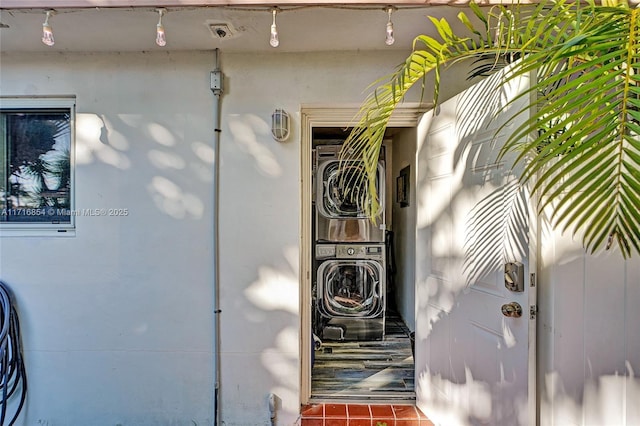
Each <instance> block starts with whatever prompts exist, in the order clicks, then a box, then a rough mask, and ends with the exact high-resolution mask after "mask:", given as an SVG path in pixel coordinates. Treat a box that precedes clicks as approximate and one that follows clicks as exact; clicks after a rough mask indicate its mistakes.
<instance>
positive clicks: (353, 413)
mask: <svg viewBox="0 0 640 426" xmlns="http://www.w3.org/2000/svg"><path fill="white" fill-rule="evenodd" d="M347 413H348V414H349V420H351V419H354V418H355V419H371V411H369V406H368V405H366V404H349V405H347Z"/></svg>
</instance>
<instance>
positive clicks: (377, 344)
mask: <svg viewBox="0 0 640 426" xmlns="http://www.w3.org/2000/svg"><path fill="white" fill-rule="evenodd" d="M414 389H415V387H414V363H413V355H412V352H411V340H410V338H409V330H407V328H406V326H405V325H404V323H403V322H402V319H401V318H400V316H399V315H398V314H396V313H394V312H387V318H386V322H385V337H384V339H383V340H372V341H358V342H346V341H342V342H337V341H324V342H323V343H322V346H321V348H320V349H318V350H316V351H315V363H314V366H313V370H312V381H311V397H312V399H314V400H341V399H344V400H363V401H376V400H381V401H383V400H384V401H389V400H398V401H413V400H415V391H414Z"/></svg>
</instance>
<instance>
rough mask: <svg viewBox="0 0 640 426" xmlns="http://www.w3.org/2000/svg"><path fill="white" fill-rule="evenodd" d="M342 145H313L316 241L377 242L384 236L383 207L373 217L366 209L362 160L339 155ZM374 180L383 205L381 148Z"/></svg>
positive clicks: (383, 184)
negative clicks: (342, 158)
mask: <svg viewBox="0 0 640 426" xmlns="http://www.w3.org/2000/svg"><path fill="white" fill-rule="evenodd" d="M341 147H342V145H318V146H317V147H316V149H315V153H314V157H315V163H316V164H315V166H314V170H315V173H314V182H315V186H316V189H315V216H316V218H315V219H316V220H315V232H316V238H315V239H316V241H317V242H354V243H355V242H367V243H369V242H376V243H384V240H385V230H386V226H385V214H384V211H383V212H382V213H381V214H380V216H378V217H376V218H375V220H371V219H370V218H369V217H367V215H366V213H365V206H364V205H363V204H362V203H363V198H362V195H363V194H365V193H366V191H367V188H368V180H367V179H366V177H365V178H364V179H362V177H363V176H365V174H366V172H365V169H364V163H363V162H362V161H360V160H343V161H341V160H340V158H339V153H340V149H341ZM380 154H381V155H380V162H379V163H378V167H377V174H376V184H377V191H378V200H379V202H380V205H382V206H384V199H385V191H384V188H385V173H384V151H381V153H380Z"/></svg>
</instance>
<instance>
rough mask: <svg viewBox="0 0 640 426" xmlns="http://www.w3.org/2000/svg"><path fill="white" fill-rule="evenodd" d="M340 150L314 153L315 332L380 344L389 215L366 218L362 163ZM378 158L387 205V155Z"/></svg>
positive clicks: (323, 148)
mask: <svg viewBox="0 0 640 426" xmlns="http://www.w3.org/2000/svg"><path fill="white" fill-rule="evenodd" d="M340 148H341V145H317V146H316V148H315V149H314V186H315V194H314V199H315V202H314V208H315V212H314V215H315V221H314V232H315V238H314V262H313V264H314V280H313V287H314V288H313V292H312V293H313V304H314V314H313V324H312V326H313V332H314V334H315V335H316V336H318V337H319V338H320V339H322V340H338V341H340V340H344V341H364V340H380V339H382V338H383V337H384V327H385V310H386V276H387V273H386V259H385V256H386V249H385V233H386V231H385V217H384V213H382V216H380V217H379V218H378V220H377V221H376V222H375V223H374V222H373V221H371V219H369V218H368V217H367V216H366V214H365V210H364V207H363V206H362V204H361V202H360V198H359V195H360V194H361V193H362V191H365V190H366V185H367V181H366V179H365V180H356V179H354V178H355V177H356V176H358V175H361V174H362V173H364V167H363V163H362V162H361V161H356V160H348V161H347V162H343V163H342V164H341V163H340V159H339V158H338V155H339V152H340ZM380 158H381V160H380V162H379V164H378V173H377V189H378V198H379V200H380V203H381V205H384V196H385V191H384V188H385V171H384V151H383V152H381V155H380ZM345 182H347V183H348V184H345ZM354 182H361V184H359V185H355V186H354Z"/></svg>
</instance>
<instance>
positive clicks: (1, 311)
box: [0, 281, 27, 426]
mask: <svg viewBox="0 0 640 426" xmlns="http://www.w3.org/2000/svg"><path fill="white" fill-rule="evenodd" d="M0 321H2V323H1V324H0V396H1V398H2V399H0V425H2V426H4V425H5V424H6V425H8V426H11V425H13V424H14V423H15V421H16V420H17V419H18V416H19V415H20V412H21V411H22V407H24V402H25V399H26V397H27V372H26V369H25V367H24V356H23V352H22V341H21V339H20V321H19V320H18V313H17V311H16V308H15V305H14V299H13V296H12V294H11V291H10V290H9V288H8V287H7V286H6V284H5V283H3V282H2V281H0ZM16 391H19V393H20V402H19V403H18V406H17V407H16V409H15V413H14V414H13V417H11V420H10V421H9V422H8V423H5V422H6V419H7V406H8V404H9V400H10V398H12V397H13V396H14V395H17V394H16Z"/></svg>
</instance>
